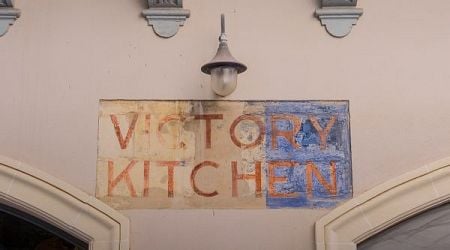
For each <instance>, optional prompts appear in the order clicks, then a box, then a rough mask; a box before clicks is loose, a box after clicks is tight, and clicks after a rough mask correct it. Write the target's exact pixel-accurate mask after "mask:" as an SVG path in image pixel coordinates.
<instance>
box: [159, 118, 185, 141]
mask: <svg viewBox="0 0 450 250" xmlns="http://www.w3.org/2000/svg"><path fill="white" fill-rule="evenodd" d="M185 120H186V118H185V117H184V116H181V115H176V114H175V115H168V116H166V117H164V118H163V119H162V120H161V121H160V122H159V125H158V138H159V141H160V142H161V143H162V144H166V141H165V140H164V138H163V136H162V133H161V130H162V129H163V127H164V125H165V124H166V123H169V122H172V121H178V122H184V121H185ZM173 136H174V141H176V142H175V143H173V145H172V146H171V147H170V148H172V149H177V148H183V147H184V146H185V144H184V142H179V143H177V142H178V140H179V139H180V137H181V133H180V132H178V134H174V135H173Z"/></svg>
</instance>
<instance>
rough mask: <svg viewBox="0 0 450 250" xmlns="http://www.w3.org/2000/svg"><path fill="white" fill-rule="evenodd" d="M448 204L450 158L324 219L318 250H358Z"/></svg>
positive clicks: (318, 227) (318, 224)
mask: <svg viewBox="0 0 450 250" xmlns="http://www.w3.org/2000/svg"><path fill="white" fill-rule="evenodd" d="M447 202H450V158H447V159H444V160H441V161H438V162H434V163H432V164H430V165H426V166H424V167H422V168H419V169H417V170H415V171H412V172H409V173H406V174H404V175H401V176H399V177H396V178H395V179H393V180H390V181H388V182H386V183H384V184H381V185H379V186H377V187H375V188H373V189H371V190H369V191H368V192H366V193H364V194H362V195H360V196H358V197H356V198H354V199H351V200H349V201H348V202H346V203H345V204H344V205H342V206H340V207H338V208H336V209H335V210H333V211H332V212H330V213H329V214H327V215H326V216H324V217H322V218H321V219H320V220H319V221H317V222H316V236H315V237H316V249H317V250H356V249H357V244H358V243H361V242H363V241H364V240H366V239H368V238H370V237H372V236H374V235H375V234H377V233H379V232H381V231H383V230H385V229H388V228H389V227H391V226H393V225H395V224H397V223H399V222H401V221H403V220H405V219H407V218H410V217H412V216H414V215H416V214H419V213H421V212H423V211H425V210H427V209H430V208H433V207H436V206H438V205H441V204H443V203H447Z"/></svg>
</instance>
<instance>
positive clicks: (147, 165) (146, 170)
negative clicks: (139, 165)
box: [143, 161, 150, 197]
mask: <svg viewBox="0 0 450 250" xmlns="http://www.w3.org/2000/svg"><path fill="white" fill-rule="evenodd" d="M149 187H150V161H144V194H143V196H144V197H148V192H149Z"/></svg>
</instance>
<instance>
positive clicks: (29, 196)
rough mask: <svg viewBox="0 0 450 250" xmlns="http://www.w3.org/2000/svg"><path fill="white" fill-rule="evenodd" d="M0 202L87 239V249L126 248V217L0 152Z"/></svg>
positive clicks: (127, 245)
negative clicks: (0, 154) (1, 154)
mask: <svg viewBox="0 0 450 250" xmlns="http://www.w3.org/2000/svg"><path fill="white" fill-rule="evenodd" d="M0 202H1V203H4V204H6V205H8V206H11V207H14V208H17V209H19V210H21V211H24V212H26V213H29V214H30V215H33V216H35V217H37V218H40V219H42V220H44V221H46V222H48V223H50V224H52V225H54V226H57V227H58V228H60V229H62V230H64V231H66V232H68V233H70V234H71V235H73V236H75V237H77V238H79V239H81V240H83V241H85V242H88V243H89V249H95V250H98V249H100V250H102V249H108V250H109V249H115V250H128V249H129V220H128V218H126V217H125V216H123V215H122V214H120V213H119V212H117V211H115V210H114V209H112V208H110V207H109V206H107V205H105V204H104V203H102V202H101V201H99V200H98V199H96V198H95V197H93V196H90V195H88V194H86V193H84V192H83V191H81V190H79V189H77V188H75V187H73V186H71V185H69V184H68V183H65V182H63V181H61V180H58V179H56V178H55V177H53V176H50V175H48V174H46V173H44V172H42V171H40V170H38V169H36V168H33V167H30V166H28V165H26V164H24V163H21V162H18V161H15V160H12V159H9V158H6V157H3V156H0Z"/></svg>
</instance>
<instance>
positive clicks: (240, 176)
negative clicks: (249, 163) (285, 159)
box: [231, 161, 262, 198]
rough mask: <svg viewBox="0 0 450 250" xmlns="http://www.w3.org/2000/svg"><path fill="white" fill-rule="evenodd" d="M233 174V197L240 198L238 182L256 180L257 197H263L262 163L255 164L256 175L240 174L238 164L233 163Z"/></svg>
mask: <svg viewBox="0 0 450 250" xmlns="http://www.w3.org/2000/svg"><path fill="white" fill-rule="evenodd" d="M231 173H232V196H233V197H238V182H237V181H238V180H252V179H254V180H255V183H256V188H255V189H256V190H255V196H256V197H258V198H259V197H262V191H261V190H262V185H261V162H260V161H256V162H255V174H238V170H237V162H236V161H232V162H231Z"/></svg>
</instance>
